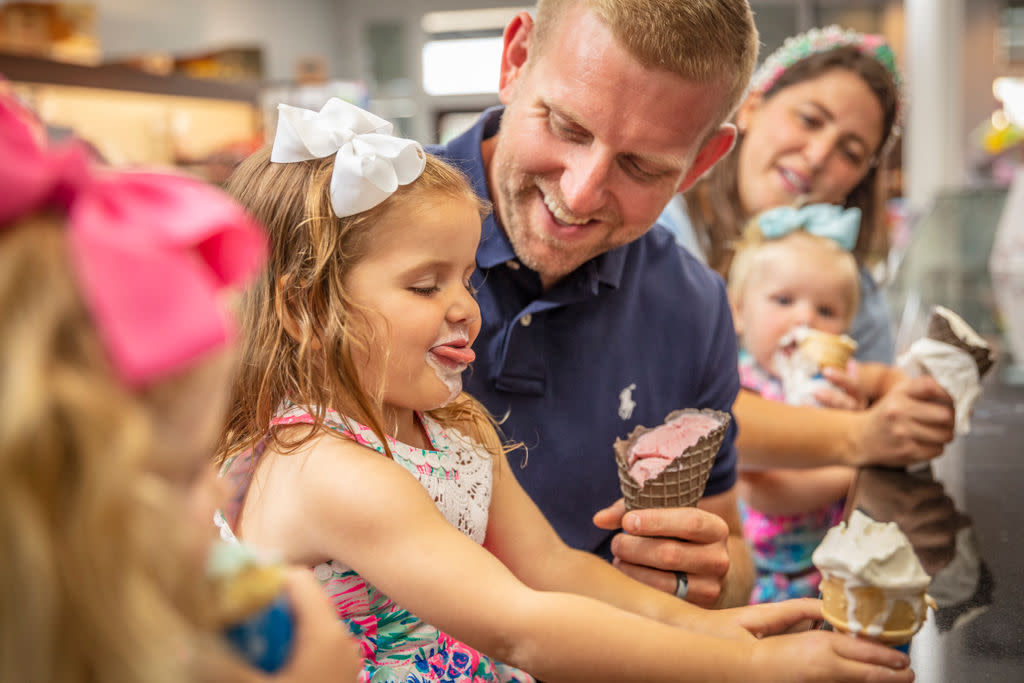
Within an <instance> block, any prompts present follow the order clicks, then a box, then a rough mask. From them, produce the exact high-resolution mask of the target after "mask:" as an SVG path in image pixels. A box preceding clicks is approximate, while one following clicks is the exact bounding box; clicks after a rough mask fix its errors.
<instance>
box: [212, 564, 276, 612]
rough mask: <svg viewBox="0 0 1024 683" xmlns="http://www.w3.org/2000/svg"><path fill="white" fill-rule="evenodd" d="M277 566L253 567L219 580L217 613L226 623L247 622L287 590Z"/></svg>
mask: <svg viewBox="0 0 1024 683" xmlns="http://www.w3.org/2000/svg"><path fill="white" fill-rule="evenodd" d="M284 579H285V576H284V572H283V571H282V570H281V568H280V567H279V566H277V565H252V566H250V567H246V568H245V569H243V570H242V571H241V572H239V573H238V574H236V575H234V576H231V577H224V578H221V579H218V580H217V581H215V590H216V592H215V597H216V602H217V613H218V615H219V616H220V618H221V619H222V620H223V621H224V623H226V624H233V623H238V622H241V621H244V620H245V619H246V618H247V617H249V616H250V615H252V614H255V613H256V612H259V611H260V610H262V609H263V608H264V607H266V606H267V605H269V604H270V603H271V602H273V600H274V599H275V598H276V597H277V596H278V595H279V594H280V593H281V590H282V589H283V588H284Z"/></svg>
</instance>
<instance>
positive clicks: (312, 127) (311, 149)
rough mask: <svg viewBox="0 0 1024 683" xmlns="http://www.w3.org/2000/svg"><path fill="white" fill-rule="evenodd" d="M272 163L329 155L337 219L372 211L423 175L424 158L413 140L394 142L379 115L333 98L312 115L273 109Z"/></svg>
mask: <svg viewBox="0 0 1024 683" xmlns="http://www.w3.org/2000/svg"><path fill="white" fill-rule="evenodd" d="M277 111H278V120H277V135H276V136H275V137H274V147H273V149H272V150H271V152H270V160H271V161H273V162H278V163H293V162H296V161H307V160H309V159H321V158H323V157H326V156H330V155H331V154H335V155H336V156H335V158H334V174H333V175H332V176H331V206H332V207H333V209H334V213H335V214H337V216H338V217H339V218H344V217H345V216H352V215H354V214H357V213H360V212H362V211H366V210H368V209H372V208H373V207H375V206H377V205H378V204H380V203H381V202H382V201H384V200H385V199H387V198H388V197H390V196H391V194H392V193H393V192H394V191H395V190H397V189H398V186H399V185H407V184H409V183H411V182H412V181H414V180H416V178H418V177H419V176H420V174H421V173H423V168H424V166H425V165H426V163H427V161H426V157H425V156H424V153H423V147H422V146H421V145H420V143H418V142H416V141H415V140H408V139H406V138H399V137H395V136H394V135H392V134H391V131H392V130H393V128H394V127H393V126H392V125H391V124H390V123H389V122H388V121H385V120H384V119H382V118H380V117H379V116H375V115H374V114H371V113H370V112H368V111H365V110H363V109H360V108H359V107H357V106H355V105H354V104H349V103H348V102H345V101H344V100H340V99H338V98H337V97H332V98H331V99H330V100H328V101H327V104H325V105H324V106H323V108H321V109H320V111H319V112H315V111H312V110H309V109H302V108H300V107H292V106H289V105H287V104H279V105H277Z"/></svg>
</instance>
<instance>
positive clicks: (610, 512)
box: [593, 498, 626, 531]
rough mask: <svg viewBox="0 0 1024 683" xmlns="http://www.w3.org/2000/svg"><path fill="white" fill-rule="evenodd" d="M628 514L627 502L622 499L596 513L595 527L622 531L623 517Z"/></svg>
mask: <svg viewBox="0 0 1024 683" xmlns="http://www.w3.org/2000/svg"><path fill="white" fill-rule="evenodd" d="M625 512H626V502H625V500H623V499H622V498H619V499H618V500H617V501H615V502H614V503H612V504H611V505H609V506H608V507H606V508H604V509H603V510H598V511H597V512H595V513H594V518H593V522H594V526H596V527H597V528H598V529H608V530H610V531H611V530H614V529H621V528H622V515H623V514H624V513H625Z"/></svg>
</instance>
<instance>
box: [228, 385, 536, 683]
mask: <svg viewBox="0 0 1024 683" xmlns="http://www.w3.org/2000/svg"><path fill="white" fill-rule="evenodd" d="M418 417H419V419H420V421H421V423H422V424H423V428H424V429H425V431H426V433H427V435H428V437H429V438H430V442H431V444H432V445H433V447H434V449H435V450H424V449H421V448H415V447H413V446H410V445H408V444H405V443H402V442H399V441H395V440H394V439H390V438H389V439H388V447H389V448H390V449H391V453H392V455H393V456H394V460H395V461H396V462H398V463H399V464H400V465H402V466H403V467H404V468H405V469H406V470H408V471H409V472H410V473H411V474H412V475H413V476H414V477H416V479H417V480H418V481H419V482H420V484H421V485H422V486H423V487H424V488H425V489H426V490H427V492H428V493H430V494H431V496H432V497H433V499H434V503H435V504H436V505H437V507H438V509H439V510H440V511H441V512H442V513H443V514H444V516H445V518H446V519H447V520H448V521H449V522H450V523H451V524H452V525H454V526H455V527H456V528H458V529H459V530H460V531H462V532H463V533H464V534H466V535H467V536H469V537H470V538H472V539H473V540H474V541H476V542H477V543H483V540H484V532H485V531H486V529H487V511H488V508H489V506H490V500H491V478H492V471H491V466H492V459H491V457H490V455H489V454H488V453H487V452H486V451H485V450H484V448H483V447H482V446H480V445H479V444H478V443H476V442H475V441H474V440H472V439H470V438H469V437H467V436H465V435H463V434H461V433H460V432H458V431H456V430H454V429H448V428H444V427H442V426H441V425H440V424H438V423H437V422H436V421H435V420H432V419H431V418H430V417H429V416H427V415H422V414H418ZM312 422H313V417H312V416H311V415H310V413H309V411H308V410H307V409H304V408H301V407H299V406H295V405H290V404H289V405H288V406H286V409H285V410H284V411H282V412H281V413H280V414H279V415H278V416H277V417H276V418H274V420H273V424H274V425H286V424H310V423H312ZM325 426H326V427H327V428H328V429H331V430H333V431H335V432H338V433H340V434H343V435H345V436H347V437H349V438H352V439H354V440H355V441H356V442H358V443H360V444H363V445H365V446H368V447H370V448H373V449H374V450H376V451H378V452H380V453H383V452H384V449H383V447H382V446H381V444H380V441H379V439H378V438H377V436H376V435H375V434H374V433H373V431H372V430H371V429H370V428H368V427H366V426H365V425H361V424H359V423H357V422H355V421H354V420H350V419H348V418H346V417H343V416H341V415H339V414H338V413H336V412H334V411H327V415H326V419H325ZM265 448H266V446H265V444H264V443H263V442H260V443H259V444H257V446H256V447H255V448H254V449H252V450H251V451H246V452H243V453H240V454H238V455H236V456H233V457H231V458H230V459H228V460H227V461H225V463H224V465H223V466H222V468H221V476H223V477H227V478H228V479H229V480H230V481H231V483H232V487H233V496H232V500H231V501H230V504H229V505H228V506H226V507H225V509H224V511H223V512H221V513H218V519H217V522H218V526H220V528H221V535H222V536H224V537H225V538H227V539H229V540H231V539H233V538H234V535H233V533H232V531H231V526H232V525H234V523H235V521H236V520H237V518H238V512H239V511H240V509H241V504H242V501H243V500H244V498H245V493H246V490H247V489H248V486H249V483H250V480H251V476H252V473H253V472H254V471H255V467H256V464H257V462H258V460H259V458H260V456H261V455H262V453H263V452H264V450H265ZM313 575H314V576H315V577H316V578H317V580H318V581H320V584H321V585H322V586H323V588H324V590H325V591H326V592H327V594H328V596H330V599H331V602H332V603H333V604H334V605H335V606H336V608H337V612H338V617H339V618H340V619H342V620H343V621H344V622H345V625H346V626H347V627H348V629H349V631H351V633H352V635H353V636H355V637H356V638H357V639H358V640H359V644H360V648H361V650H362V654H363V670H362V672H361V673H360V676H359V682H360V683H477V682H480V683H486V682H490V681H500V682H516V683H535V679H534V678H533V677H532V676H530V675H529V674H527V673H525V672H524V671H521V670H519V669H516V668H514V667H511V666H508V665H505V664H502V663H500V662H496V661H494V660H492V659H490V658H489V657H487V656H486V655H483V654H481V653H480V652H478V651H476V650H474V649H473V648H471V647H469V646H468V645H466V644H465V643H462V642H460V641H458V640H456V639H455V638H452V637H451V636H449V635H448V634H446V633H444V632H443V631H440V630H438V629H437V628H434V627H433V626H431V625H430V624H428V623H426V622H424V621H422V620H421V619H419V618H418V617H417V616H416V615H414V614H412V613H411V612H409V611H408V610H406V609H403V608H402V607H401V606H400V605H398V604H396V603H395V602H394V601H392V600H391V599H390V598H389V597H388V596H387V595H385V594H384V593H382V592H381V591H380V590H379V589H377V588H376V587H375V586H374V585H373V584H371V583H370V582H369V581H367V580H366V579H364V578H363V577H362V576H360V575H359V574H357V573H356V572H354V571H353V570H352V569H350V568H349V567H347V566H345V565H344V564H342V563H341V562H338V561H329V562H324V563H322V564H319V565H317V566H315V567H313Z"/></svg>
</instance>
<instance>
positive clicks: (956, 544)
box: [847, 377, 1024, 683]
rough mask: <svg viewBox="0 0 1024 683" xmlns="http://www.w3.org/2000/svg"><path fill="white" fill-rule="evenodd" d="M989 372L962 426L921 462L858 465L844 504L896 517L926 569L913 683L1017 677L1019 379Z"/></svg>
mask: <svg viewBox="0 0 1024 683" xmlns="http://www.w3.org/2000/svg"><path fill="white" fill-rule="evenodd" d="M993 379H994V380H996V381H993V382H991V383H987V384H986V388H985V393H984V395H983V396H982V398H981V399H980V400H979V402H978V404H977V405H976V407H975V412H974V419H973V422H972V427H971V432H970V433H969V434H967V435H965V436H962V437H958V438H957V439H956V440H955V441H954V442H953V443H952V444H950V445H949V446H948V447H947V448H946V450H945V452H944V453H943V454H942V455H941V456H939V457H938V458H937V459H936V460H934V461H933V462H932V464H931V465H930V466H928V467H926V468H924V469H918V470H910V471H907V470H893V469H883V468H864V469H862V470H861V471H859V472H858V475H857V479H856V481H855V483H854V487H853V493H852V495H851V497H850V500H849V504H848V506H847V508H848V510H851V511H852V510H853V509H859V510H862V511H863V512H865V513H867V514H868V515H869V516H870V517H872V518H874V519H876V520H879V521H894V522H896V523H897V524H898V525H899V526H900V528H901V529H902V530H903V532H904V533H905V534H906V535H907V537H908V538H909V539H910V541H911V543H912V544H913V546H914V550H915V551H916V553H917V556H918V559H920V560H921V564H922V566H923V567H924V569H925V571H926V572H928V574H930V575H931V577H932V581H931V584H930V586H929V588H928V594H929V595H931V597H932V598H933V599H934V600H935V603H936V606H937V609H935V610H929V614H928V619H927V621H926V622H925V623H924V626H923V627H922V628H921V630H920V631H919V632H918V633H917V635H915V636H914V639H913V640H912V641H911V646H910V655H911V659H912V661H913V667H914V671H915V673H916V674H917V681H918V682H919V683H938V682H943V683H946V682H948V683H961V682H964V683H968V682H969V683H975V682H976V681H1000V682H1009V681H1024V543H1021V541H1020V528H1021V522H1022V521H1024V387H1019V386H1006V385H1003V384H1002V383H1000V382H999V381H998V377H995V378H993Z"/></svg>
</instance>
